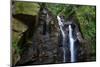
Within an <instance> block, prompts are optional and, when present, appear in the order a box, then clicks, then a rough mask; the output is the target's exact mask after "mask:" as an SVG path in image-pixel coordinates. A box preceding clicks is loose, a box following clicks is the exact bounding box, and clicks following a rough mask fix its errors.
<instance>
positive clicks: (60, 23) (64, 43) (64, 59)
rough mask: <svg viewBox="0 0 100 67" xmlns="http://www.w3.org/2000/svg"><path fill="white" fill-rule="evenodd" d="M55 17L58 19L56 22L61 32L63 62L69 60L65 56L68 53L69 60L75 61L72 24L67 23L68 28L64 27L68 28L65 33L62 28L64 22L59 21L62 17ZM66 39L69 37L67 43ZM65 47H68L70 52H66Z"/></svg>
mask: <svg viewBox="0 0 100 67" xmlns="http://www.w3.org/2000/svg"><path fill="white" fill-rule="evenodd" d="M57 19H58V24H59V27H60V31H61V34H62V46H63V48H62V50H63V62H69V61H68V60H67V59H68V58H69V57H67V56H69V54H70V62H75V61H76V59H75V58H76V51H77V50H76V49H75V40H74V37H73V29H72V25H71V24H68V28H66V29H68V31H69V33H66V32H67V31H66V30H64V22H63V21H61V19H62V18H60V17H59V16H57ZM67 35H68V38H67V37H66V36H67ZM66 39H69V43H66V41H67V40H66ZM68 46H69V47H68ZM66 48H69V51H70V53H67V52H68V51H67V49H66ZM75 50H76V51H75Z"/></svg>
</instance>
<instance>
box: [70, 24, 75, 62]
mask: <svg viewBox="0 0 100 67" xmlns="http://www.w3.org/2000/svg"><path fill="white" fill-rule="evenodd" d="M72 31H73V30H72V27H71V25H69V43H70V52H71V62H75V52H74V39H73V35H72Z"/></svg>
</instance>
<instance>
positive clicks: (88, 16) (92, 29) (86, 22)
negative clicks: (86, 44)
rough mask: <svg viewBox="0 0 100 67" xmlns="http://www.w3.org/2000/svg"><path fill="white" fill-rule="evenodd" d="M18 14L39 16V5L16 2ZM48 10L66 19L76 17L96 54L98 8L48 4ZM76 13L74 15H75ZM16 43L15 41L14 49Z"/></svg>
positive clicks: (85, 37)
mask: <svg viewBox="0 0 100 67" xmlns="http://www.w3.org/2000/svg"><path fill="white" fill-rule="evenodd" d="M15 6H16V13H22V14H29V15H37V14H38V11H39V9H40V6H39V4H37V3H32V2H28V3H27V2H16V4H15ZM46 6H47V8H48V9H49V10H50V11H51V12H52V13H53V14H54V15H55V16H57V15H59V14H61V15H64V16H65V17H68V16H70V15H71V14H72V15H74V16H75V17H76V18H77V19H78V21H79V24H80V28H81V31H82V34H83V36H84V39H86V40H88V41H90V42H91V46H92V52H93V53H94V54H95V52H96V7H95V6H88V5H84V6H82V5H67V4H62V5H61V4H48V3H47V4H46ZM73 13H74V14H73ZM16 41H17V40H13V44H14V47H15V48H16V49H18V48H17V47H16Z"/></svg>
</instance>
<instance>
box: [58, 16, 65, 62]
mask: <svg viewBox="0 0 100 67" xmlns="http://www.w3.org/2000/svg"><path fill="white" fill-rule="evenodd" d="M57 19H58V24H59V27H60V31H61V34H62V37H63V42H62V44H63V52H64V53H63V62H66V49H65V48H64V43H65V33H64V30H63V26H64V24H63V22H61V19H60V17H59V16H57Z"/></svg>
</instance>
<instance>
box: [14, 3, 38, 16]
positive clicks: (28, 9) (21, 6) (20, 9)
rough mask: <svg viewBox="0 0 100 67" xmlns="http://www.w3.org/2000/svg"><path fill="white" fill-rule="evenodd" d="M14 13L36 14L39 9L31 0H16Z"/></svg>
mask: <svg viewBox="0 0 100 67" xmlns="http://www.w3.org/2000/svg"><path fill="white" fill-rule="evenodd" d="M15 6H16V8H15V9H16V13H22V14H29V15H37V13H38V11H39V5H38V4H37V3H32V2H28V3H27V2H16V3H15Z"/></svg>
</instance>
